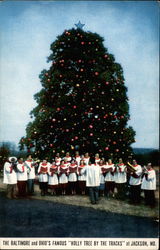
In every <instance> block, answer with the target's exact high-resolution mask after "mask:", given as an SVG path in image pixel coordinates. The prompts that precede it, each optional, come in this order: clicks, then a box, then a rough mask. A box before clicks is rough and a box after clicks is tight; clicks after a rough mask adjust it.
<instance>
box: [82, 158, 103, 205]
mask: <svg viewBox="0 0 160 250" xmlns="http://www.w3.org/2000/svg"><path fill="white" fill-rule="evenodd" d="M81 173H82V174H83V173H86V186H87V187H88V189H89V197H90V201H91V203H92V204H97V203H98V200H99V186H100V179H101V168H100V167H99V165H97V164H95V160H94V158H91V159H90V163H89V165H86V166H85V167H84V168H83V169H82V170H81Z"/></svg>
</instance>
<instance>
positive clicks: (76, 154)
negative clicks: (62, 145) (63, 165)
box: [75, 151, 81, 166]
mask: <svg viewBox="0 0 160 250" xmlns="http://www.w3.org/2000/svg"><path fill="white" fill-rule="evenodd" d="M75 160H76V162H77V165H78V166H79V164H80V161H81V156H80V155H79V152H78V151H76V153H75Z"/></svg>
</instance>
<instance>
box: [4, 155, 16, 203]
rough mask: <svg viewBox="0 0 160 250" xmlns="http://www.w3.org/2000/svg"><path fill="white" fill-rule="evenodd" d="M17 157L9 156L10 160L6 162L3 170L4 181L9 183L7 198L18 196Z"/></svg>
mask: <svg viewBox="0 0 160 250" xmlns="http://www.w3.org/2000/svg"><path fill="white" fill-rule="evenodd" d="M16 162H17V158H16V157H14V156H13V157H9V158H8V161H6V162H5V164H4V172H3V183H5V184H7V198H9V199H14V198H16V194H15V192H16V184H17V175H16V168H17V163H16Z"/></svg>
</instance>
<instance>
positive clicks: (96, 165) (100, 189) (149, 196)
mask: <svg viewBox="0 0 160 250" xmlns="http://www.w3.org/2000/svg"><path fill="white" fill-rule="evenodd" d="M36 176H38V182H39V187H40V190H41V195H42V196H45V195H47V194H51V195H59V194H61V195H65V194H72V195H75V194H77V193H78V194H81V195H85V194H86V192H87V193H88V194H89V197H90V201H91V203H92V204H96V203H98V200H99V196H104V197H106V198H110V197H115V198H116V199H122V200H123V199H125V198H126V197H127V196H126V195H127V193H128V192H129V197H130V202H131V203H132V204H139V203H140V197H141V190H143V191H144V197H145V203H146V205H150V206H151V207H154V206H155V194H154V190H156V174H155V170H154V169H153V168H152V165H151V163H148V164H147V166H146V167H145V166H144V167H142V166H140V165H139V164H137V162H136V160H133V162H132V164H131V163H127V164H124V163H123V160H122V159H121V158H120V159H119V162H118V163H117V164H114V163H113V162H112V160H111V159H109V160H108V161H105V159H104V158H100V157H99V154H96V155H95V157H94V158H93V157H90V156H89V154H88V153H86V154H85V155H83V156H80V155H79V152H76V153H75V156H74V157H71V156H70V153H66V155H65V157H63V158H62V157H61V156H60V154H59V153H57V154H56V156H55V158H54V159H53V161H52V162H51V163H49V162H48V161H47V159H44V160H43V161H34V160H33V159H32V156H31V155H29V156H28V157H27V159H26V160H25V161H24V160H23V158H19V159H18V160H17V158H16V157H9V159H8V161H7V162H5V164H4V180H3V182H4V183H5V184H7V197H8V198H15V197H16V195H15V188H16V185H17V187H18V197H26V196H27V195H33V193H34V183H35V178H36ZM49 190H50V192H49Z"/></svg>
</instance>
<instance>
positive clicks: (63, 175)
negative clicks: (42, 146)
mask: <svg viewBox="0 0 160 250" xmlns="http://www.w3.org/2000/svg"><path fill="white" fill-rule="evenodd" d="M69 165H70V164H68V162H67V160H66V162H65V161H63V160H62V161H61V164H60V166H59V184H60V188H61V192H62V195H65V194H66V190H67V186H68V172H69Z"/></svg>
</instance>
